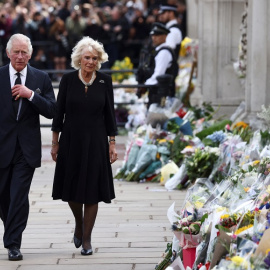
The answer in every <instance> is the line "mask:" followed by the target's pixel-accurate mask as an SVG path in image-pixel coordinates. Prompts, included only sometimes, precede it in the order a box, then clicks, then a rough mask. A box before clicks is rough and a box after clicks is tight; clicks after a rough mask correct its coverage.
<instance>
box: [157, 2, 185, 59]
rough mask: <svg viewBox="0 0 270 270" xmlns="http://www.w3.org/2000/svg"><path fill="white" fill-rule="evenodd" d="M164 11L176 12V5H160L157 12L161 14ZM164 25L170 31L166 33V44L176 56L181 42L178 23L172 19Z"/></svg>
mask: <svg viewBox="0 0 270 270" xmlns="http://www.w3.org/2000/svg"><path fill="white" fill-rule="evenodd" d="M165 11H173V12H177V6H175V5H161V6H160V9H159V14H162V13H163V12H165ZM166 27H167V28H168V29H169V30H170V33H169V34H168V35H167V38H166V44H167V45H168V46H170V47H171V48H172V49H173V50H174V53H175V55H176V56H178V55H179V52H180V48H181V42H182V38H183V36H182V32H181V28H180V24H179V23H178V22H177V20H176V19H173V20H171V21H169V22H167V23H166Z"/></svg>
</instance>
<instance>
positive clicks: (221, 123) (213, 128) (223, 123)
mask: <svg viewBox="0 0 270 270" xmlns="http://www.w3.org/2000/svg"><path fill="white" fill-rule="evenodd" d="M231 123H232V122H231V121H230V120H228V119H225V120H222V121H218V122H217V123H215V124H213V125H212V126H210V127H208V128H205V129H203V130H202V131H200V132H198V133H197V134H196V136H197V137H198V138H199V139H201V140H203V139H204V138H205V137H207V136H208V135H211V134H213V133H214V132H215V131H219V130H224V129H225V126H226V125H227V124H228V125H230V124H231Z"/></svg>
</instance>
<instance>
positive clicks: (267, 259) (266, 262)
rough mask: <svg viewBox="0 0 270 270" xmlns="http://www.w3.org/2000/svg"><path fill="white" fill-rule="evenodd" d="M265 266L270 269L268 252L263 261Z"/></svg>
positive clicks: (269, 254) (269, 253)
mask: <svg viewBox="0 0 270 270" xmlns="http://www.w3.org/2000/svg"><path fill="white" fill-rule="evenodd" d="M264 263H265V264H266V266H268V267H270V252H268V255H267V257H266V258H265V259H264Z"/></svg>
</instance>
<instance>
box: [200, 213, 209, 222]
mask: <svg viewBox="0 0 270 270" xmlns="http://www.w3.org/2000/svg"><path fill="white" fill-rule="evenodd" d="M207 218H208V213H206V214H204V215H203V216H202V218H201V223H203V222H204V221H205V220H206V219H207Z"/></svg>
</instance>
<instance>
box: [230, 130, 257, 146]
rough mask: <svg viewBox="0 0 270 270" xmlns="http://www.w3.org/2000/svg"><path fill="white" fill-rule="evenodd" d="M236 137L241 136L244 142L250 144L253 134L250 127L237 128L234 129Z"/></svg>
mask: <svg viewBox="0 0 270 270" xmlns="http://www.w3.org/2000/svg"><path fill="white" fill-rule="evenodd" d="M233 134H234V135H239V136H240V137H241V139H242V140H243V141H244V142H247V143H249V141H250V139H251V138H252V136H253V132H252V130H251V129H250V128H249V127H246V128H245V127H240V126H239V127H236V128H234V129H233Z"/></svg>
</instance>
